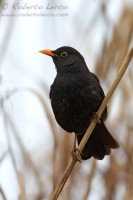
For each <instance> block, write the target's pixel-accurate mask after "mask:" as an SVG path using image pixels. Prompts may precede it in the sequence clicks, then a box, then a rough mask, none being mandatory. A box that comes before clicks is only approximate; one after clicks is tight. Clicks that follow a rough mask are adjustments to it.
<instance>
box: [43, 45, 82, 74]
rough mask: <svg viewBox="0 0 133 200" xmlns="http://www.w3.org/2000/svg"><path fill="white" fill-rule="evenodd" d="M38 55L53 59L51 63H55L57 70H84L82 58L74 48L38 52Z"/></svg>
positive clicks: (66, 47)
mask: <svg viewBox="0 0 133 200" xmlns="http://www.w3.org/2000/svg"><path fill="white" fill-rule="evenodd" d="M39 52H40V53H43V54H46V55H48V56H51V57H52V59H53V62H54V63H55V66H56V68H57V71H58V70H61V69H64V68H65V69H66V68H67V69H68V68H69V70H70V68H71V69H72V68H75V70H76V67H77V69H78V68H79V67H80V68H84V67H85V68H86V64H85V61H84V58H83V56H82V55H81V54H80V53H79V52H78V51H77V50H76V49H74V48H72V47H68V46H63V47H60V48H58V49H56V50H49V49H45V50H41V51H39Z"/></svg>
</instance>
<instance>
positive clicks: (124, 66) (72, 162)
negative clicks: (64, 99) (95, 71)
mask: <svg viewBox="0 0 133 200" xmlns="http://www.w3.org/2000/svg"><path fill="white" fill-rule="evenodd" d="M132 57H133V48H131V50H130V51H129V53H128V54H127V56H126V58H125V59H124V62H123V64H122V66H121V68H120V70H119V72H118V74H117V75H116V78H115V80H114V82H113V84H112V86H111V87H110V89H109V91H108V93H107V95H106V96H105V98H104V99H103V101H102V103H101V105H100V107H99V109H98V111H97V115H98V116H99V117H100V116H101V114H102V112H103V111H104V109H105V107H106V105H107V103H108V102H109V100H110V98H111V96H112V95H113V93H114V91H115V89H116V87H117V86H118V84H119V82H120V80H121V79H122V77H123V75H124V73H125V71H126V69H127V67H128V65H129V63H130V61H131V60H132ZM95 126H96V121H95V120H94V119H93V120H92V121H91V123H90V125H89V127H88V129H87V131H86V133H85V135H84V137H83V139H82V140H81V142H80V144H79V150H80V151H81V152H82V150H83V148H84V146H85V145H86V143H87V141H88V139H89V137H90V135H91V133H92V131H93V129H94V128H95ZM75 164H76V160H74V159H72V158H71V160H70V161H69V163H68V166H67V168H66V170H65V172H64V175H63V177H62V178H61V180H60V182H59V184H58V185H57V187H56V188H55V191H54V193H53V194H52V196H51V200H56V199H58V197H59V195H60V193H61V191H62V189H63V187H64V185H65V183H66V181H67V179H68V177H69V175H70V174H71V172H72V170H73V168H74V166H75Z"/></svg>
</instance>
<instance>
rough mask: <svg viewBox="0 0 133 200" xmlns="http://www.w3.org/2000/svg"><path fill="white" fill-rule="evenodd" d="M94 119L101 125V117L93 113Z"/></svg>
mask: <svg viewBox="0 0 133 200" xmlns="http://www.w3.org/2000/svg"><path fill="white" fill-rule="evenodd" d="M93 118H94V120H95V122H96V123H98V124H101V117H99V116H98V114H97V113H96V112H93Z"/></svg>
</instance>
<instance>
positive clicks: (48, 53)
mask: <svg viewBox="0 0 133 200" xmlns="http://www.w3.org/2000/svg"><path fill="white" fill-rule="evenodd" d="M39 52H40V53H43V54H46V55H48V56H51V57H55V56H57V55H56V54H55V53H53V51H52V50H50V49H44V50H40V51H39Z"/></svg>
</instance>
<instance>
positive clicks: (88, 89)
mask: <svg viewBox="0 0 133 200" xmlns="http://www.w3.org/2000/svg"><path fill="white" fill-rule="evenodd" d="M40 52H41V53H43V54H46V55H49V56H51V57H52V59H53V62H54V64H55V67H56V70H57V75H56V77H55V80H54V82H53V84H52V85H51V89H50V99H51V105H52V109H53V112H54V115H55V118H56V120H57V122H58V124H59V125H60V126H61V127H62V128H63V129H64V130H66V131H67V132H74V133H75V136H76V138H77V141H78V144H79V143H80V141H81V140H82V138H83V136H84V134H85V132H86V130H87V128H88V126H89V124H90V122H91V120H92V118H93V117H94V116H96V114H95V113H96V111H97V110H98V108H99V106H100V104H101V102H102V100H103V98H104V92H103V89H102V87H101V85H100V82H99V79H98V77H97V76H96V75H95V74H93V73H92V72H90V71H89V69H88V67H87V65H86V63H85V60H84V58H83V56H82V55H81V54H80V53H79V52H78V51H77V50H76V49H74V48H72V47H69V46H63V47H60V48H58V49H56V50H49V49H46V50H41V51H40ZM106 118H107V107H106V108H105V110H104V111H103V113H102V116H101V120H100V122H101V123H97V125H96V127H95V129H94V130H93V132H92V134H91V136H90V138H89V140H88V142H87V143H86V145H85V147H84V149H83V151H82V153H81V158H82V159H83V160H86V159H89V158H90V157H92V156H93V157H94V158H96V159H99V160H101V159H103V158H104V156H105V155H109V154H110V153H111V148H112V149H115V148H118V147H119V144H118V143H117V141H116V140H115V139H114V138H113V137H112V135H111V134H110V132H109V131H108V129H107V128H106V127H105V124H104V120H105V119H106Z"/></svg>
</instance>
